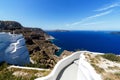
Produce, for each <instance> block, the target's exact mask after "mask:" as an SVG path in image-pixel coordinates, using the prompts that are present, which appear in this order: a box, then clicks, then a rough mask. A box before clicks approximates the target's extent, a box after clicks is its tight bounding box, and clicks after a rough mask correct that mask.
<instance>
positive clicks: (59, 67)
mask: <svg viewBox="0 0 120 80" xmlns="http://www.w3.org/2000/svg"><path fill="white" fill-rule="evenodd" d="M81 52H82V51H78V52H74V53H73V54H71V55H70V56H68V57H66V58H64V59H62V60H60V61H59V62H58V63H57V64H56V65H55V67H54V69H53V70H52V72H51V73H50V74H49V75H48V76H45V77H41V78H37V79H35V80H56V78H57V77H58V75H59V73H60V72H61V70H63V68H65V67H66V66H67V65H69V64H70V63H72V62H73V61H74V60H75V59H79V56H80V54H81Z"/></svg>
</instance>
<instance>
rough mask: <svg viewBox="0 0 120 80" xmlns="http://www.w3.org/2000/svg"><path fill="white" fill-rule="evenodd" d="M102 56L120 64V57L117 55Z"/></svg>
mask: <svg viewBox="0 0 120 80" xmlns="http://www.w3.org/2000/svg"><path fill="white" fill-rule="evenodd" d="M101 56H102V57H103V58H105V59H108V60H110V61H116V62H120V56H116V55H115V54H104V55H101Z"/></svg>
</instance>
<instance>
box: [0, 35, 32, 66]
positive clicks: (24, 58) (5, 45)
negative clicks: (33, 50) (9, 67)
mask: <svg viewBox="0 0 120 80" xmlns="http://www.w3.org/2000/svg"><path fill="white" fill-rule="evenodd" d="M2 61H5V62H7V63H9V64H17V65H24V64H27V63H29V62H30V59H29V52H28V50H27V47H26V45H25V39H24V37H23V36H22V35H21V34H20V35H17V34H10V33H0V62H2Z"/></svg>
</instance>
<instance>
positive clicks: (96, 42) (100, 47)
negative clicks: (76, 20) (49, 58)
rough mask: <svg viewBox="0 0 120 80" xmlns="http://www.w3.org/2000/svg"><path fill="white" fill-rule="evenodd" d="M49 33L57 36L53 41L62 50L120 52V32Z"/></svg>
mask: <svg viewBox="0 0 120 80" xmlns="http://www.w3.org/2000/svg"><path fill="white" fill-rule="evenodd" d="M48 34H50V35H52V36H53V37H55V40H54V41H53V43H55V44H56V45H57V46H59V47H61V49H62V50H69V51H75V50H77V49H79V50H88V51H93V52H102V53H115V54H120V34H112V33H111V31H68V32H55V31H48ZM58 55H59V54H58Z"/></svg>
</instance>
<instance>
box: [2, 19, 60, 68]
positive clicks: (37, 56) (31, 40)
mask: <svg viewBox="0 0 120 80" xmlns="http://www.w3.org/2000/svg"><path fill="white" fill-rule="evenodd" d="M0 32H11V33H15V34H23V36H24V38H25V40H26V45H27V48H28V50H29V54H30V57H31V59H32V60H33V63H34V64H36V65H40V66H39V67H45V68H52V67H54V65H55V64H56V62H57V61H58V60H59V58H58V57H57V56H56V55H55V52H56V51H58V47H57V46H56V45H54V44H53V43H51V42H50V41H49V39H51V36H49V35H48V34H47V33H45V32H44V31H43V30H42V29H40V28H29V27H24V26H22V25H21V24H20V23H18V22H16V21H0Z"/></svg>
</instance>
